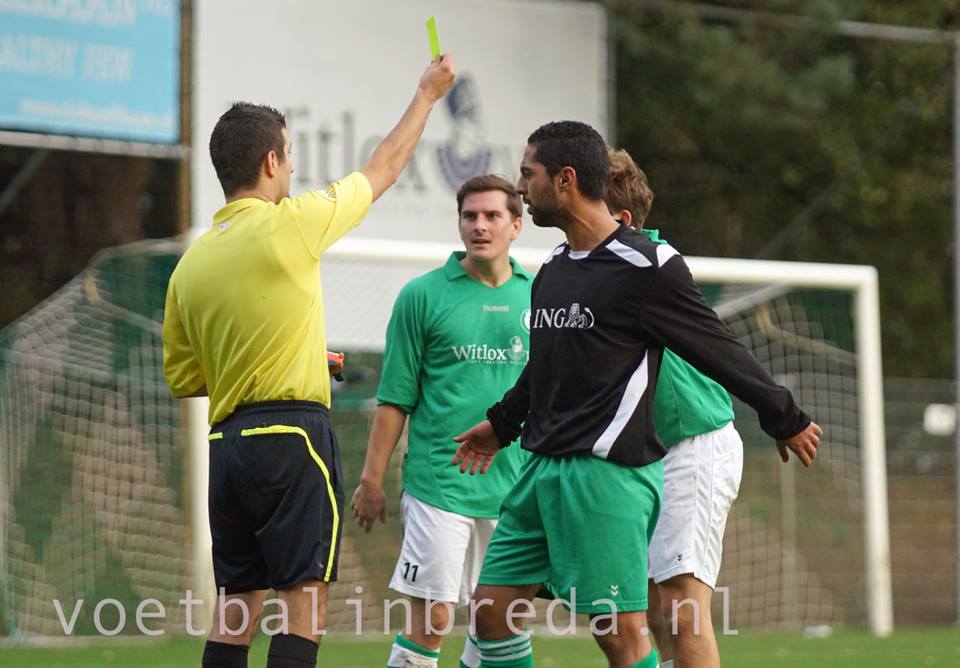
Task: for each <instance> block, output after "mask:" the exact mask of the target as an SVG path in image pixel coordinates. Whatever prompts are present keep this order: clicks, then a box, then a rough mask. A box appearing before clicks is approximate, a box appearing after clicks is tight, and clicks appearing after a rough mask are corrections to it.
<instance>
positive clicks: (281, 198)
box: [163, 55, 454, 668]
mask: <svg viewBox="0 0 960 668" xmlns="http://www.w3.org/2000/svg"><path fill="white" fill-rule="evenodd" d="M453 79H454V72H453V62H452V59H451V57H450V56H449V55H444V56H442V57H439V58H437V59H436V60H435V61H434V62H432V63H431V64H430V65H429V66H428V67H427V69H426V71H425V72H424V74H423V76H422V77H421V79H420V83H419V85H418V87H417V91H416V94H415V95H414V98H413V101H412V102H411V103H410V105H409V106H408V107H407V109H406V111H405V112H404V114H403V117H402V118H401V119H400V121H399V122H398V123H397V125H396V127H395V128H394V129H393V130H392V131H391V132H390V134H389V135H388V136H387V137H386V139H384V140H383V142H382V143H381V144H380V145H379V146H378V147H377V149H376V150H375V151H374V153H373V155H372V156H371V157H370V160H369V162H368V163H367V164H366V165H364V166H363V167H362V168H361V169H360V171H358V172H354V173H352V174H350V175H348V176H346V177H345V178H343V179H342V180H340V181H338V182H337V183H334V184H333V185H331V186H330V187H329V188H327V189H326V190H319V191H313V192H308V193H304V194H303V195H299V196H297V197H290V175H291V174H292V173H293V163H292V161H291V149H292V146H291V141H290V137H289V135H288V133H287V130H286V127H285V121H284V117H283V116H282V115H281V114H280V113H279V112H277V111H276V110H275V109H273V108H271V107H267V106H260V105H253V104H248V103H242V102H241V103H237V104H234V105H233V106H232V107H231V108H230V109H229V110H228V111H227V112H226V113H224V114H223V116H221V117H220V120H219V121H217V125H216V127H215V128H214V130H213V134H212V136H211V137H210V157H211V159H212V161H213V165H214V168H215V169H216V172H217V178H218V179H219V180H220V184H221V186H222V187H223V192H224V195H225V198H226V204H225V206H224V207H223V208H221V209H220V210H219V211H218V212H217V213H216V214H215V215H214V218H213V226H212V227H211V228H210V229H209V230H208V231H207V232H206V233H205V234H204V235H203V236H201V237H200V238H199V239H198V240H197V241H196V242H195V243H194V244H193V245H191V247H190V248H189V249H188V250H187V252H186V253H184V255H183V257H182V258H181V259H180V262H179V264H178V265H177V268H176V269H175V270H174V272H173V276H172V277H171V279H170V285H169V287H168V290H167V301H166V307H165V311H164V323H163V344H164V345H163V370H164V376H165V377H166V380H167V384H168V385H169V386H170V390H171V391H172V392H173V394H174V395H175V396H177V397H196V396H207V395H208V396H209V397H210V415H209V420H210V424H211V425H212V427H211V430H210V436H209V438H210V479H209V482H210V487H209V506H210V528H211V532H212V534H213V564H214V576H215V579H216V584H217V589H218V591H219V593H220V596H221V597H223V598H222V599H221V600H220V601H219V603H220V604H219V605H218V606H217V611H218V612H217V613H215V615H214V621H213V626H212V629H211V631H210V635H209V638H208V640H207V643H206V647H205V649H204V653H203V663H202V665H203V666H204V667H210V668H212V667H214V666H216V667H225V668H232V667H235V666H246V665H247V650H248V647H249V645H250V641H251V639H252V637H253V634H254V632H255V631H256V627H257V620H258V618H259V616H260V612H261V610H262V608H263V603H264V601H265V599H266V597H267V592H268V590H270V589H274V590H276V591H277V592H278V596H279V599H280V601H281V605H280V611H281V613H283V614H284V620H283V621H284V624H283V625H282V626H281V633H278V634H277V635H274V636H273V638H272V639H271V641H270V651H269V656H268V659H267V667H268V668H301V667H305V666H310V667H311V668H312V667H313V666H315V665H316V660H317V649H318V643H319V638H320V635H321V633H322V631H321V629H323V627H324V625H325V613H326V595H327V586H328V585H327V583H329V582H332V581H334V580H336V576H337V557H338V554H339V548H340V534H341V529H342V516H343V474H342V469H341V466H340V454H339V451H338V446H337V441H336V437H335V436H334V433H333V430H332V429H331V426H330V420H329V415H328V406H329V404H330V379H329V374H328V371H327V361H326V353H327V351H326V333H325V323H324V314H323V294H322V291H321V287H320V281H319V278H320V275H319V268H320V257H321V255H322V254H323V252H324V251H325V250H326V249H327V248H329V247H330V246H331V245H332V244H333V243H334V242H335V241H336V240H337V239H339V238H340V237H342V236H343V235H344V234H346V233H347V232H348V231H350V229H352V228H353V227H354V226H355V225H357V224H358V223H359V222H360V221H361V220H362V219H363V217H364V215H365V214H366V212H367V209H368V208H369V207H370V205H371V203H372V202H374V201H376V200H377V198H378V197H380V195H382V194H383V192H384V191H385V190H387V188H389V187H390V186H391V185H392V184H393V183H394V182H395V181H396V180H397V178H398V177H399V175H400V172H401V171H402V170H403V168H404V167H405V166H406V164H407V162H408V161H409V160H410V157H411V156H412V155H413V152H414V149H415V148H416V145H417V142H418V141H419V139H420V135H421V133H422V132H423V128H424V125H425V124H426V121H427V117H428V116H429V114H430V111H431V110H432V108H433V105H434V104H435V103H436V102H437V101H438V100H439V99H440V98H441V97H443V95H444V94H445V93H446V91H447V90H448V89H449V88H450V86H451V84H452V83H453Z"/></svg>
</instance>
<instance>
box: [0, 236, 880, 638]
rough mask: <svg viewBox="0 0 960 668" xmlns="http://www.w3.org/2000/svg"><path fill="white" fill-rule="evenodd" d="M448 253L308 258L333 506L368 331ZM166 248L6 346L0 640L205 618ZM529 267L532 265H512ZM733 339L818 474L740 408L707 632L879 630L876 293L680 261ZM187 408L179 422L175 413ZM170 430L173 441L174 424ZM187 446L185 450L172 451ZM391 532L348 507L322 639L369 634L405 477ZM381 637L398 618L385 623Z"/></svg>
mask: <svg viewBox="0 0 960 668" xmlns="http://www.w3.org/2000/svg"><path fill="white" fill-rule="evenodd" d="M451 250H452V249H451V248H450V247H445V246H440V245H433V244H424V243H403V242H394V241H390V242H384V241H373V240H363V239H350V238H347V239H343V240H341V241H340V242H338V243H337V244H336V245H335V246H334V247H333V248H332V249H331V250H330V251H329V252H328V254H327V255H325V257H324V262H323V269H322V273H323V281H324V292H325V301H326V308H327V321H328V333H329V347H330V348H331V349H333V350H338V351H345V352H346V353H347V371H346V381H345V382H344V383H335V384H334V388H333V389H334V410H333V411H332V416H333V422H334V426H335V428H336V430H337V434H338V439H339V441H340V444H341V450H342V456H343V468H344V475H345V479H346V481H347V482H346V485H345V493H346V496H347V500H348V501H349V498H350V496H351V494H352V493H353V488H354V486H355V483H356V481H357V480H358V478H359V474H360V470H361V468H362V466H363V459H364V454H365V449H366V442H367V436H368V434H369V429H370V425H371V421H372V417H373V413H374V410H375V408H376V401H375V392H376V387H377V383H378V381H379V374H380V366H381V362H382V351H383V344H384V331H385V328H386V324H387V321H388V319H389V316H390V312H391V309H392V305H393V301H394V299H395V297H396V295H397V293H398V292H399V290H400V288H401V287H402V286H403V285H404V284H405V283H406V282H407V281H408V280H410V279H412V278H414V277H416V276H418V275H420V274H423V273H425V272H427V271H429V270H431V269H433V268H435V267H437V266H439V265H441V264H442V263H443V262H444V261H445V260H446V258H447V256H448V254H449V252H450V251H451ZM181 251H182V247H181V246H180V245H179V244H176V243H172V242H154V243H142V244H136V245H134V246H131V247H126V248H121V249H117V250H115V251H112V252H110V253H108V254H106V255H104V256H102V257H101V258H99V259H98V260H97V261H96V262H95V263H93V264H92V266H91V269H90V270H89V271H88V272H87V273H86V274H85V275H83V276H80V277H78V278H77V279H76V280H74V281H73V282H72V283H70V284H68V285H67V286H66V287H64V288H63V289H62V290H61V291H60V292H59V293H57V294H56V295H54V296H53V297H51V298H50V299H49V300H47V301H46V302H44V303H43V304H41V305H40V306H38V307H37V308H36V309H34V311H32V312H31V313H29V314H27V315H26V316H24V317H23V318H21V319H20V320H19V321H18V322H17V323H15V324H14V325H12V326H11V327H9V328H7V329H6V330H4V331H3V336H2V337H0V438H2V442H0V476H2V484H0V625H2V626H0V633H5V634H6V635H40V636H63V630H62V621H61V619H60V617H59V616H58V612H57V609H56V608H55V607H54V605H53V604H52V601H53V599H58V600H60V601H62V609H63V610H64V614H65V616H66V618H67V619H68V620H69V617H70V614H71V612H72V610H73V606H74V604H75V602H76V601H77V600H79V599H85V601H87V602H89V603H88V604H85V606H84V607H82V608H81V609H80V612H79V614H78V618H77V623H76V627H75V628H74V633H75V634H96V633H99V632H101V629H99V628H98V627H97V623H98V619H99V623H100V626H101V627H106V628H108V629H112V628H114V627H116V626H117V625H118V622H119V621H120V620H118V614H117V612H116V610H115V607H117V606H110V607H104V608H103V609H102V610H101V611H100V612H101V614H100V615H99V617H96V616H95V615H94V609H93V606H94V605H95V604H96V603H97V602H99V601H102V600H104V599H114V600H116V601H118V603H119V607H122V608H123V609H124V610H125V614H126V618H127V623H126V625H125V626H124V627H123V630H122V632H124V633H130V634H136V633H138V630H137V628H136V626H135V625H134V624H133V622H132V619H133V617H134V615H135V612H136V608H137V606H138V605H140V604H141V603H142V602H143V601H144V600H146V599H156V600H158V601H160V602H161V603H162V604H163V606H164V609H165V613H166V614H165V617H164V619H163V620H161V621H160V622H152V623H151V626H152V627H153V628H161V627H162V626H163V625H166V627H167V628H169V629H171V630H173V631H180V632H183V630H184V629H185V618H184V616H185V607H184V606H183V605H180V601H181V599H183V598H184V595H185V591H186V590H187V589H192V590H193V592H194V595H195V596H197V597H200V596H203V597H204V598H205V600H207V601H208V607H207V609H204V610H203V611H202V613H201V611H200V610H199V609H198V610H195V611H194V622H193V624H194V626H195V627H200V626H203V625H204V624H205V623H206V619H205V618H201V616H200V615H201V614H204V615H205V614H206V613H207V612H208V608H209V602H210V601H211V600H212V592H213V585H212V574H211V570H210V569H211V567H210V564H209V530H208V528H207V526H206V523H205V512H206V511H205V494H204V493H203V490H205V485H206V481H205V471H206V453H207V447H208V444H207V440H206V436H205V434H206V425H205V424H204V419H205V407H204V405H203V400H190V401H189V402H186V403H180V402H177V401H176V400H174V399H172V398H171V397H170V396H169V394H168V393H167V390H166V386H165V384H164V382H163V378H162V374H161V370H160V363H161V354H162V350H161V341H160V337H159V331H160V329H159V327H160V321H161V317H162V309H163V298H164V293H165V289H166V281H167V279H168V277H169V273H170V271H172V268H173V266H174V265H175V264H176V260H177V258H178V257H179V253H180V252H181ZM514 255H515V257H517V259H518V260H520V261H521V262H522V263H524V264H525V265H526V266H527V267H528V268H530V269H532V270H535V269H536V268H537V267H538V265H539V263H540V261H541V260H542V259H543V257H545V256H546V253H545V252H541V251H530V250H525V249H515V252H514ZM687 260H688V263H689V264H690V266H691V269H692V270H693V271H694V274H695V276H696V277H697V279H698V281H700V283H701V287H702V288H703V290H704V293H705V295H706V296H707V298H708V299H709V300H710V301H711V302H712V304H713V305H714V307H715V308H716V309H717V311H718V313H720V315H721V317H723V319H724V321H725V322H726V323H727V324H728V326H729V327H730V328H731V329H732V331H733V332H734V333H735V334H736V336H737V337H738V338H739V339H740V340H741V341H742V342H743V343H744V344H745V345H746V346H747V347H748V348H749V349H750V350H751V351H752V352H753V354H754V355H756V356H757V358H758V359H759V360H760V361H761V363H763V364H764V366H765V367H766V368H767V369H768V370H770V372H771V373H772V374H773V375H774V377H775V378H776V379H777V381H778V382H780V383H782V384H784V385H786V386H788V387H789V388H790V389H791V390H792V391H793V392H794V393H795V395H796V396H797V397H798V399H799V402H800V404H801V405H802V406H803V407H804V408H805V409H806V410H807V411H808V412H810V413H811V414H812V415H813V416H814V418H815V419H816V420H817V422H819V423H820V424H821V425H822V426H823V428H824V430H825V432H826V438H825V441H824V444H823V446H822V448H821V454H820V456H819V457H818V459H817V462H816V464H815V466H814V467H813V468H812V469H810V470H805V469H803V467H802V466H799V464H798V463H797V462H795V461H792V462H791V463H790V464H789V465H783V464H781V463H780V460H779V457H778V455H777V451H776V448H775V447H774V444H773V442H772V441H771V439H770V438H769V437H767V436H766V435H765V434H763V433H762V432H761V431H760V430H759V428H758V426H757V420H756V416H755V415H754V414H753V412H752V411H751V410H750V409H749V408H747V407H745V406H742V405H740V404H739V403H737V405H736V411H737V427H738V429H739V430H740V433H741V435H742V436H743V439H744V444H745V458H744V472H743V484H742V487H741V491H740V497H739V499H738V500H737V501H736V502H735V504H734V506H733V511H732V512H731V515H730V518H729V521H728V524H727V531H726V540H725V546H724V550H725V551H724V559H723V568H722V571H721V574H720V579H719V582H718V586H719V587H723V588H725V589H723V590H721V591H720V593H719V594H718V595H717V596H716V597H715V601H716V606H717V607H716V610H715V611H714V619H715V624H716V627H717V631H718V633H721V632H723V631H724V629H726V630H733V629H736V630H744V629H750V628H767V627H777V628H797V629H799V628H807V627H815V626H821V625H830V626H837V625H851V626H870V628H872V629H873V630H874V631H875V632H877V633H886V632H888V631H889V630H890V627H891V624H892V613H891V603H890V580H889V577H890V575H889V567H888V566H887V565H886V564H889V545H888V542H889V539H888V530H887V526H886V481H885V474H884V471H885V468H884V450H883V426H882V422H883V420H882V394H881V380H880V378H881V375H880V367H879V335H878V330H877V328H878V323H877V305H876V277H875V273H874V272H873V270H872V269H869V268H865V267H846V266H835V265H811V264H798V263H775V262H753V261H744V260H717V259H706V258H687ZM184 408H186V410H184ZM186 423H192V424H190V425H189V429H183V428H182V427H183V426H184V425H185V424H186ZM188 441H189V442H190V444H189V445H188V443H187V442H188ZM403 445H404V444H401V447H400V448H398V452H397V453H396V454H395V456H394V459H393V462H392V466H391V473H390V475H389V476H388V480H387V488H386V493H387V495H388V500H389V503H390V516H389V521H388V524H387V525H385V526H384V525H380V524H379V523H378V524H377V525H376V526H375V528H374V530H373V531H372V532H371V533H370V534H365V533H363V531H361V530H359V529H358V527H357V526H356V525H355V523H354V522H353V521H352V517H351V516H350V512H349V509H345V511H346V512H345V513H344V517H343V521H344V540H343V542H342V552H341V560H340V569H339V570H340V581H339V582H338V583H336V584H335V585H334V586H333V587H332V588H331V591H330V594H329V605H328V608H329V610H328V626H329V628H330V631H331V632H347V633H353V632H355V631H357V630H358V628H359V630H362V631H364V632H382V631H383V628H384V623H385V614H384V601H385V600H386V601H389V600H392V599H397V598H399V597H398V596H397V595H395V594H393V593H391V592H390V591H389V590H388V589H387V586H386V585H387V582H388V580H389V578H390V575H391V572H392V569H393V567H394V564H395V563H396V557H397V554H398V551H399V543H400V539H401V527H400V525H399V519H398V500H399V493H400V486H401V481H400V473H399V463H400V459H401V457H402V449H403ZM391 616H392V627H393V628H394V629H396V628H397V627H398V624H399V622H400V620H402V612H400V611H399V610H397V609H395V610H393V612H392V613H391Z"/></svg>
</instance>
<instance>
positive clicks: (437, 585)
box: [390, 492, 497, 605]
mask: <svg viewBox="0 0 960 668" xmlns="http://www.w3.org/2000/svg"><path fill="white" fill-rule="evenodd" d="M400 517H401V519H402V520H403V546H402V547H401V548H400V558H399V559H398V560H397V567H396V569H395V570H394V571H393V577H392V578H391V579H390V589H393V590H394V591H398V592H400V593H401V594H407V595H408V596H415V597H417V598H422V599H428V598H429V599H430V600H432V601H445V602H449V603H456V604H459V605H466V604H467V603H468V602H469V601H470V597H471V596H472V595H473V590H474V589H476V588H477V580H478V579H479V577H480V567H481V566H482V565H483V556H484V554H486V552H487V545H489V543H490V536H492V535H493V530H494V528H495V527H496V526H497V520H495V519H484V518H476V517H467V516H465V515H459V514H457V513H451V512H448V511H446V510H441V509H440V508H437V507H436V506H431V505H430V504H429V503H425V502H423V501H421V500H420V499H418V498H416V497H415V496H411V495H410V494H407V493H406V492H404V493H403V496H402V497H401V498H400Z"/></svg>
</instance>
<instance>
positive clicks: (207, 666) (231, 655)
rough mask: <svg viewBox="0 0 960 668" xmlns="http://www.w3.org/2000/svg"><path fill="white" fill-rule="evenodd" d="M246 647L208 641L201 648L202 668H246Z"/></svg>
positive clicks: (247, 648) (247, 649)
mask: <svg viewBox="0 0 960 668" xmlns="http://www.w3.org/2000/svg"><path fill="white" fill-rule="evenodd" d="M249 649H250V648H249V647H247V646H246V645H229V644H227V643H225V642H216V641H214V640H208V641H207V644H206V646H205V647H204V648H203V668H247V652H248V651H249Z"/></svg>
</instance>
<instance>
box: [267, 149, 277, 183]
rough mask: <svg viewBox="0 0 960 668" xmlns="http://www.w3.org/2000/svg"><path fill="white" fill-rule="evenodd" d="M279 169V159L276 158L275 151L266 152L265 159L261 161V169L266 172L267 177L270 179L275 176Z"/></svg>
mask: <svg viewBox="0 0 960 668" xmlns="http://www.w3.org/2000/svg"><path fill="white" fill-rule="evenodd" d="M279 167H280V159H279V158H278V157H277V152H276V151H267V155H266V157H265V158H264V159H263V168H264V171H266V173H267V176H268V177H270V178H271V179H272V178H273V177H274V176H276V174H277V169H278V168H279Z"/></svg>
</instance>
